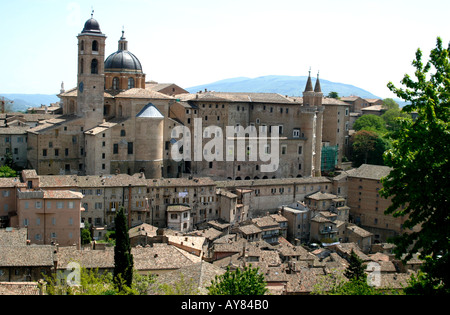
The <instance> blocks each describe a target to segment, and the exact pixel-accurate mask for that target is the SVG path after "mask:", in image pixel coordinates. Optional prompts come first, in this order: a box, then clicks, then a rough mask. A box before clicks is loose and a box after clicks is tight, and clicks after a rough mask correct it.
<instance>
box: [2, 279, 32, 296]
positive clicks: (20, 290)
mask: <svg viewBox="0 0 450 315" xmlns="http://www.w3.org/2000/svg"><path fill="white" fill-rule="evenodd" d="M39 294H40V290H39V284H38V283H37V282H0V295H39Z"/></svg>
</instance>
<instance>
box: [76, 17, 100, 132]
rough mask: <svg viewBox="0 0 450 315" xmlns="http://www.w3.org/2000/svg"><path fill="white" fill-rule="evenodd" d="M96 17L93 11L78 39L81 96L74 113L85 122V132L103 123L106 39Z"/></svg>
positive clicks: (79, 92) (79, 88) (78, 98)
mask: <svg viewBox="0 0 450 315" xmlns="http://www.w3.org/2000/svg"><path fill="white" fill-rule="evenodd" d="M93 15H94V11H92V14H91V18H90V19H89V20H87V21H86V23H85V24H84V28H83V30H82V31H81V33H80V34H78V36H77V38H78V72H77V73H78V86H77V88H78V94H77V109H76V113H75V114H76V115H77V116H79V117H83V118H84V119H85V126H84V130H89V129H91V128H93V127H95V126H97V125H98V124H100V123H102V121H103V106H104V86H105V66H104V63H105V61H104V60H105V41H106V36H105V35H104V34H103V33H102V32H101V30H100V25H99V24H98V22H97V21H96V20H95V19H94V17H93Z"/></svg>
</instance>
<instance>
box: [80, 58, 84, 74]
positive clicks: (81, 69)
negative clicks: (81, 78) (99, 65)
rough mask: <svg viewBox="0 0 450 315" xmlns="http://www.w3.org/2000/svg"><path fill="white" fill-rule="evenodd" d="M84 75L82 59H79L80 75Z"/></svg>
mask: <svg viewBox="0 0 450 315" xmlns="http://www.w3.org/2000/svg"><path fill="white" fill-rule="evenodd" d="M83 73H84V59H83V58H81V60H80V74H83Z"/></svg>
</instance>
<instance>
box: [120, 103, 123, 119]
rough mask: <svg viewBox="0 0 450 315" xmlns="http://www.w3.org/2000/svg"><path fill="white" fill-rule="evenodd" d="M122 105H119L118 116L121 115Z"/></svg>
mask: <svg viewBox="0 0 450 315" xmlns="http://www.w3.org/2000/svg"><path fill="white" fill-rule="evenodd" d="M122 114H123V113H122V105H119V117H122Z"/></svg>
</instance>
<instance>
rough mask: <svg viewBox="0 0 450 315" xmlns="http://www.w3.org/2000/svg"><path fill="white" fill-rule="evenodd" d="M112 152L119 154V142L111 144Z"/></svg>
mask: <svg viewBox="0 0 450 315" xmlns="http://www.w3.org/2000/svg"><path fill="white" fill-rule="evenodd" d="M113 154H119V144H118V143H114V145H113Z"/></svg>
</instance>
